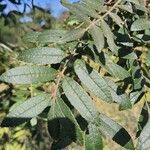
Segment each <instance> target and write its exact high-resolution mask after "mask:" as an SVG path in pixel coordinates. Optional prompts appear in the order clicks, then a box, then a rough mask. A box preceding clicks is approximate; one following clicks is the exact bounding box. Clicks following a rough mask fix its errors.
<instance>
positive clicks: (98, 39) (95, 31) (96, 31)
mask: <svg viewBox="0 0 150 150" xmlns="http://www.w3.org/2000/svg"><path fill="white" fill-rule="evenodd" d="M90 33H91V35H92V38H93V40H94V43H95V46H96V48H97V50H98V51H99V52H101V50H102V49H103V48H104V44H105V40H104V35H103V32H102V30H101V28H100V27H98V26H96V25H94V26H92V27H91V28H90Z"/></svg>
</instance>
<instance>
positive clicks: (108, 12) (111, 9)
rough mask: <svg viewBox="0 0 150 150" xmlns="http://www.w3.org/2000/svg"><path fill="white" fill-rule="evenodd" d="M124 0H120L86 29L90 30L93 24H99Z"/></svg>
mask: <svg viewBox="0 0 150 150" xmlns="http://www.w3.org/2000/svg"><path fill="white" fill-rule="evenodd" d="M121 1H122V0H118V1H117V2H116V3H115V4H114V5H113V6H112V7H111V8H110V9H109V10H108V11H107V12H106V13H105V14H104V15H103V16H101V17H100V18H99V19H97V20H94V21H92V22H91V24H90V25H89V26H88V27H87V28H86V29H85V31H87V30H89V29H90V28H91V27H92V26H94V25H95V24H97V23H98V22H99V21H100V20H103V19H104V18H105V17H106V16H107V15H109V14H110V13H111V12H112V11H113V10H114V9H115V7H116V6H117V5H118V4H119V3H120V2H121Z"/></svg>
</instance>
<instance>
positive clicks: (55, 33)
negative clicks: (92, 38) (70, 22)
mask: <svg viewBox="0 0 150 150" xmlns="http://www.w3.org/2000/svg"><path fill="white" fill-rule="evenodd" d="M84 32H85V30H84V29H81V28H80V29H75V30H70V31H66V30H49V31H45V32H43V33H42V34H41V35H40V36H39V37H38V40H39V41H40V42H41V43H66V42H70V41H75V40H78V39H80V38H81V37H82V36H83V34H84Z"/></svg>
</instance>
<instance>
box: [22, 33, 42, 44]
mask: <svg viewBox="0 0 150 150" xmlns="http://www.w3.org/2000/svg"><path fill="white" fill-rule="evenodd" d="M40 34H41V32H29V33H27V34H26V35H25V36H24V37H23V40H24V41H25V42H29V43H38V42H39V41H38V36H39V35H40Z"/></svg>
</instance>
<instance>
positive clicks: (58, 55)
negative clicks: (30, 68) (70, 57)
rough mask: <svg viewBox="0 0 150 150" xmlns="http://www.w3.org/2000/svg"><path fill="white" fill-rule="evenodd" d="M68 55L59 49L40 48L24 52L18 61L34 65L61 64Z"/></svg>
mask: <svg viewBox="0 0 150 150" xmlns="http://www.w3.org/2000/svg"><path fill="white" fill-rule="evenodd" d="M65 56H66V54H65V53H64V52H63V51H62V50H60V49H58V48H50V47H39V48H32V49H29V50H26V51H23V52H21V53H20V54H19V56H18V59H20V60H22V61H25V62H29V63H34V64H56V63H60V62H61V61H62V59H63V58H65Z"/></svg>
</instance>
